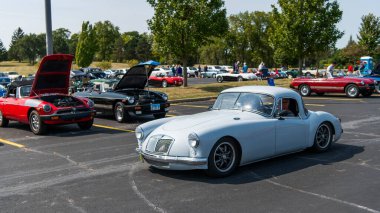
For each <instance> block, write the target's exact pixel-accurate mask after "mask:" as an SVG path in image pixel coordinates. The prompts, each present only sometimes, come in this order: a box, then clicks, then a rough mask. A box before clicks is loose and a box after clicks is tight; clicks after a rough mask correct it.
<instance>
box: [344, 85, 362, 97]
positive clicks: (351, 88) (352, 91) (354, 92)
mask: <svg viewBox="0 0 380 213" xmlns="http://www.w3.org/2000/svg"><path fill="white" fill-rule="evenodd" d="M345 92H346V96H347V97H349V98H357V97H359V94H360V92H359V88H358V86H356V85H355V84H350V85H348V86H347V87H346V90H345Z"/></svg>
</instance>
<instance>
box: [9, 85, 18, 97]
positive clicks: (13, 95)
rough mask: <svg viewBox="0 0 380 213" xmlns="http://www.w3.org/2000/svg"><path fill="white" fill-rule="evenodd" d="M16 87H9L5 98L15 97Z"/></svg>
mask: <svg viewBox="0 0 380 213" xmlns="http://www.w3.org/2000/svg"><path fill="white" fill-rule="evenodd" d="M16 89H17V88H16V87H9V88H8V94H7V97H13V98H15V97H16Z"/></svg>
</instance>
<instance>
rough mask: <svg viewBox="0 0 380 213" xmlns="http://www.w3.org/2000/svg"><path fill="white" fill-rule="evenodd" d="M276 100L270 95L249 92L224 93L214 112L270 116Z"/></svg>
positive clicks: (215, 104)
mask: <svg viewBox="0 0 380 213" xmlns="http://www.w3.org/2000/svg"><path fill="white" fill-rule="evenodd" d="M273 103H274V98H273V97H272V96H269V95H264V94H258V93H249V92H242V93H240V92H228V93H222V94H220V95H219V96H218V98H217V99H216V101H215V103H214V106H213V107H212V109H213V110H241V111H250V112H256V113H259V114H263V115H265V116H270V115H271V114H272V110H273Z"/></svg>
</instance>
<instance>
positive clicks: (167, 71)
mask: <svg viewBox="0 0 380 213" xmlns="http://www.w3.org/2000/svg"><path fill="white" fill-rule="evenodd" d="M158 73H161V74H163V75H169V74H172V70H171V69H170V68H166V67H160V68H154V70H153V72H152V73H151V74H150V75H151V76H155V75H157V74H158Z"/></svg>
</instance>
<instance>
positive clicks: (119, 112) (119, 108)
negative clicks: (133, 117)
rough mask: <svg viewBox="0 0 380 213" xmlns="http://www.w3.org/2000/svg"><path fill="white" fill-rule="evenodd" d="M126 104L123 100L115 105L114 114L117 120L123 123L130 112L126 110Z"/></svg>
mask: <svg viewBox="0 0 380 213" xmlns="http://www.w3.org/2000/svg"><path fill="white" fill-rule="evenodd" d="M124 108H125V105H124V104H123V103H121V102H117V103H116V104H115V107H114V115H115V119H116V121H117V122H119V123H122V122H124V121H126V120H128V118H129V114H128V112H126V111H125V109H124Z"/></svg>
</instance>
